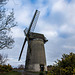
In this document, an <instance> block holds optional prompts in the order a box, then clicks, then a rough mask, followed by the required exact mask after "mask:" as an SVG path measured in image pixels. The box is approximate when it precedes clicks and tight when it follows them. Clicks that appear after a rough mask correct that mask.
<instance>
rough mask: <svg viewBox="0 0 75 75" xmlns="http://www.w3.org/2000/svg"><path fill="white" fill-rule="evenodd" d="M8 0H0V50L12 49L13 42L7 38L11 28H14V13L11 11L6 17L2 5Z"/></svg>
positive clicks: (10, 38) (9, 37)
mask: <svg viewBox="0 0 75 75" xmlns="http://www.w3.org/2000/svg"><path fill="white" fill-rule="evenodd" d="M7 1H8V0H0V49H3V48H5V47H6V48H12V44H13V43H14V40H13V38H12V37H11V36H9V35H8V34H9V32H10V30H11V28H13V27H14V26H16V23H15V18H14V11H13V10H12V11H11V12H10V13H9V14H8V15H6V13H7V12H6V11H7V10H6V8H4V5H5V4H7Z"/></svg>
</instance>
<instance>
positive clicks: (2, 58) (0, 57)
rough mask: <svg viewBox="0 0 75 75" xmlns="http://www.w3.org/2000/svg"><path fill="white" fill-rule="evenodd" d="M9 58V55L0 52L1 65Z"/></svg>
mask: <svg viewBox="0 0 75 75" xmlns="http://www.w3.org/2000/svg"><path fill="white" fill-rule="evenodd" d="M7 58H8V56H7V55H6V54H5V55H2V54H0V65H4V64H5V63H6V62H7V60H8V59H7Z"/></svg>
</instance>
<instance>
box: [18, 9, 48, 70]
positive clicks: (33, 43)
mask: <svg viewBox="0 0 75 75" xmlns="http://www.w3.org/2000/svg"><path fill="white" fill-rule="evenodd" d="M39 14H40V11H38V10H36V11H35V14H34V16H33V19H32V21H31V23H30V26H29V28H26V29H25V30H24V34H25V36H26V37H25V40H24V43H23V46H22V49H21V52H20V56H19V60H20V59H21V56H22V53H23V50H24V46H25V44H26V41H27V42H28V49H27V56H26V62H25V70H27V71H46V70H47V66H46V57H45V49H44V43H45V42H47V41H48V40H47V39H46V38H45V37H44V35H43V34H39V33H34V32H33V31H34V29H35V26H36V23H37V20H38V17H39Z"/></svg>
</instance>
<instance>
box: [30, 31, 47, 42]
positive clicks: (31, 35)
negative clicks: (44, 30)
mask: <svg viewBox="0 0 75 75" xmlns="http://www.w3.org/2000/svg"><path fill="white" fill-rule="evenodd" d="M29 39H30V40H33V39H42V40H43V41H44V43H45V42H47V41H48V40H47V39H46V37H45V36H44V35H43V34H40V33H33V32H31V33H30V34H29Z"/></svg>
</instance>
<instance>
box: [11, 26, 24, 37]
mask: <svg viewBox="0 0 75 75" xmlns="http://www.w3.org/2000/svg"><path fill="white" fill-rule="evenodd" d="M12 32H13V33H12V35H13V37H14V38H23V37H24V32H23V29H21V28H19V27H15V28H13V29H12Z"/></svg>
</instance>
